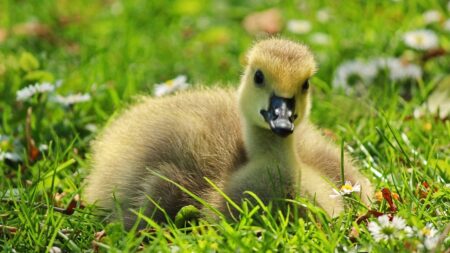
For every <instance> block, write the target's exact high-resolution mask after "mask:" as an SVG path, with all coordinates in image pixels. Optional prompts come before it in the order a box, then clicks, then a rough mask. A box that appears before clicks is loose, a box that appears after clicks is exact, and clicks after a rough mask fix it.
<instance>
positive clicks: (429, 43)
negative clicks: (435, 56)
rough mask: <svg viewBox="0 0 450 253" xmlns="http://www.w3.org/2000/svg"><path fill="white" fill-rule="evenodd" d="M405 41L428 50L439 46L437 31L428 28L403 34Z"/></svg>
mask: <svg viewBox="0 0 450 253" xmlns="http://www.w3.org/2000/svg"><path fill="white" fill-rule="evenodd" d="M403 41H404V42H405V44H406V45H407V46H408V47H411V48H414V49H418V50H428V49H432V48H436V47H438V46H439V40H438V36H437V35H436V33H435V32H433V31H431V30H427V29H422V30H416V31H411V32H407V33H405V34H404V35H403Z"/></svg>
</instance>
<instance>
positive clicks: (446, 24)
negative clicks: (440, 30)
mask: <svg viewBox="0 0 450 253" xmlns="http://www.w3.org/2000/svg"><path fill="white" fill-rule="evenodd" d="M444 30H446V31H447V32H450V19H447V20H445V22H444Z"/></svg>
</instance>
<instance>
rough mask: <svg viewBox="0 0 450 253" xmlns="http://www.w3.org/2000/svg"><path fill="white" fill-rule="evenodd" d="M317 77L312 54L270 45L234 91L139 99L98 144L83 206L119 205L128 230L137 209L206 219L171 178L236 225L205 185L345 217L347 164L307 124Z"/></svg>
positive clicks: (251, 61)
mask: <svg viewBox="0 0 450 253" xmlns="http://www.w3.org/2000/svg"><path fill="white" fill-rule="evenodd" d="M315 71H316V63H315V60H314V57H313V55H312V54H311V52H310V51H309V49H308V48H307V47H306V46H304V45H302V44H298V43H295V42H292V41H288V40H284V39H280V38H270V39H266V40H262V41H260V42H258V43H256V44H255V45H254V46H253V48H252V49H251V50H250V51H249V52H248V53H247V57H246V68H245V72H244V75H243V76H242V79H241V84H240V86H239V89H238V90H237V91H235V90H231V89H220V88H212V89H201V90H194V91H188V92H183V93H178V94H176V95H173V96H168V97H163V98H150V97H147V98H144V99H142V101H141V102H140V103H138V104H136V105H134V106H131V107H130V108H129V109H127V110H126V111H125V112H124V113H122V114H121V115H120V116H119V117H118V118H117V119H115V120H114V121H113V122H111V123H110V124H109V125H108V126H107V127H106V128H105V129H104V130H103V132H102V134H101V135H100V136H99V137H98V138H97V139H96V140H95V141H94V143H93V145H92V171H91V173H90V175H89V176H88V178H87V187H86V189H85V198H86V200H87V201H88V202H89V203H95V204H96V205H97V206H99V207H101V208H102V209H106V210H115V209H117V208H115V207H116V205H118V206H119V207H120V208H119V210H120V212H121V215H122V216H123V219H124V223H125V226H126V227H128V228H129V227H131V226H132V225H133V224H134V223H135V222H136V219H137V217H136V215H135V214H134V212H133V211H132V210H133V209H134V210H141V211H143V213H144V214H145V215H147V216H150V217H152V218H153V219H154V220H156V221H158V222H163V221H165V219H166V218H165V215H168V216H169V217H171V218H174V217H175V215H176V214H177V212H178V211H179V210H180V209H181V208H182V207H183V206H187V205H194V206H196V207H197V208H199V209H202V210H205V209H203V207H202V206H201V205H200V204H199V203H198V202H197V201H196V200H194V199H193V198H192V197H190V196H189V195H188V194H186V193H185V192H184V191H182V190H181V189H180V188H179V187H178V186H176V185H175V184H173V183H170V182H168V181H167V180H166V179H164V178H163V177H166V178H168V179H170V180H172V181H174V182H176V183H177V184H179V185H181V186H182V187H184V188H185V189H187V190H189V191H190V192H192V193H193V194H195V195H197V196H199V197H200V198H202V199H204V200H205V201H206V202H208V203H209V204H211V205H212V206H213V207H215V208H217V209H218V210H220V211H221V212H223V213H224V214H226V216H229V215H230V214H229V207H228V206H227V202H226V201H225V200H224V198H223V197H222V195H221V194H220V193H219V192H218V191H217V190H215V189H214V188H213V187H212V186H211V185H210V184H209V183H208V182H207V181H206V180H205V178H208V179H209V180H211V181H212V182H213V183H214V184H215V185H216V186H217V187H219V189H221V190H222V191H223V192H224V193H225V194H226V195H227V196H229V197H230V198H231V199H232V200H233V201H235V202H237V203H241V201H242V200H244V199H246V198H250V197H249V196H248V195H247V194H245V193H244V192H246V191H251V192H254V193H255V194H256V195H257V196H258V197H259V198H260V199H261V200H262V201H263V202H264V203H266V204H268V203H271V201H272V200H276V199H285V198H288V197H289V198H292V197H294V196H297V195H299V194H300V195H303V196H309V197H311V198H312V199H314V201H315V203H316V204H317V205H319V206H320V207H322V208H323V209H324V210H325V211H326V212H327V213H328V214H329V215H330V216H336V215H339V214H340V213H341V212H342V211H343V210H344V206H343V202H342V199H339V198H334V199H332V198H330V196H329V195H330V194H331V193H332V192H333V191H332V189H333V188H335V187H336V185H338V182H339V179H340V173H341V172H340V171H341V170H340V166H341V155H340V152H339V150H338V148H337V147H336V146H335V145H333V144H331V143H329V141H327V140H326V139H325V138H324V137H323V136H322V135H321V134H320V132H319V131H318V130H317V129H316V128H315V127H314V126H313V125H312V124H311V123H309V121H308V114H309V110H310V83H309V79H310V78H311V76H312V75H313V74H314V73H315ZM344 165H345V178H346V180H350V181H352V182H354V183H355V182H358V183H359V184H360V185H361V186H362V187H361V198H362V200H363V201H364V202H365V203H368V202H369V197H370V195H371V193H372V186H371V184H370V182H369V181H368V180H367V178H365V177H364V176H362V175H361V174H360V173H359V171H358V169H357V168H356V167H354V166H353V165H352V163H351V161H350V159H349V158H348V157H347V155H345V159H344ZM150 199H151V201H150ZM160 208H162V209H164V210H165V211H164V212H165V214H164V212H162V211H160ZM204 213H205V215H206V214H207V213H208V212H207V211H204Z"/></svg>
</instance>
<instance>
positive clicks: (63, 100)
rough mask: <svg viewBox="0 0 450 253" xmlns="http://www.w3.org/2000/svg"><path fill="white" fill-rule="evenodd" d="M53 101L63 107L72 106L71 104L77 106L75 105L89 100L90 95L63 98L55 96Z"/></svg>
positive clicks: (78, 94)
mask: <svg viewBox="0 0 450 253" xmlns="http://www.w3.org/2000/svg"><path fill="white" fill-rule="evenodd" d="M53 100H54V101H55V102H56V103H59V104H62V105H65V106H69V105H73V104H77V103H83V102H87V101H89V100H91V95H89V94H88V93H85V94H81V93H77V94H70V95H68V96H65V97H63V96H61V95H56V96H55V97H54V98H53Z"/></svg>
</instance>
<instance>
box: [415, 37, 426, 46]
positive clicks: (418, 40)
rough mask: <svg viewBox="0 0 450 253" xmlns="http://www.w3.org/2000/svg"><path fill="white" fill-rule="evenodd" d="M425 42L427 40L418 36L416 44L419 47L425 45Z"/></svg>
mask: <svg viewBox="0 0 450 253" xmlns="http://www.w3.org/2000/svg"><path fill="white" fill-rule="evenodd" d="M424 42H425V38H424V37H423V36H416V43H417V44H418V45H423V43H424Z"/></svg>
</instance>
